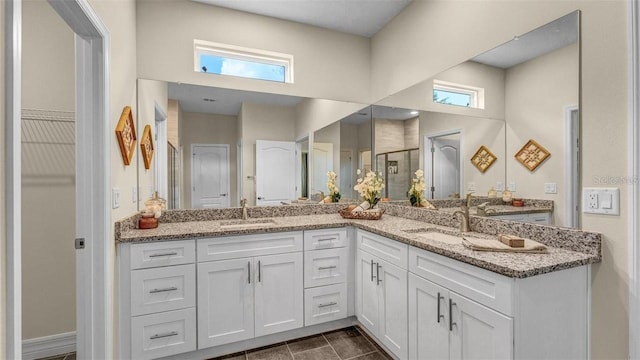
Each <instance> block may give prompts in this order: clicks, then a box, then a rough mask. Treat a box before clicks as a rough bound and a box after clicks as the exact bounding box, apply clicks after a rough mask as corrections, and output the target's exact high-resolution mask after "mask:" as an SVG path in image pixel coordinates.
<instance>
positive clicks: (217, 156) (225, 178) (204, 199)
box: [191, 144, 229, 209]
mask: <svg viewBox="0 0 640 360" xmlns="http://www.w3.org/2000/svg"><path fill="white" fill-rule="evenodd" d="M191 154H192V158H191V206H192V207H193V208H194V209H204V208H219V207H229V145H195V144H194V145H191Z"/></svg>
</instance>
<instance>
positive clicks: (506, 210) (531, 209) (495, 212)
mask: <svg viewBox="0 0 640 360" xmlns="http://www.w3.org/2000/svg"><path fill="white" fill-rule="evenodd" d="M438 210H440V211H446V212H449V213H452V214H453V213H454V212H456V211H458V210H460V208H459V207H450V208H439V209H438ZM486 210H487V216H500V215H518V214H537V213H550V212H552V211H553V208H551V207H539V206H511V205H487V207H486ZM477 211H478V208H477V207H475V206H472V207H471V209H469V213H470V214H471V215H475V214H476V213H477Z"/></svg>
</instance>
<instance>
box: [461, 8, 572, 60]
mask: <svg viewBox="0 0 640 360" xmlns="http://www.w3.org/2000/svg"><path fill="white" fill-rule="evenodd" d="M578 30H579V19H578V12H573V13H571V14H569V15H566V16H563V17H561V18H560V19H557V20H555V21H552V22H550V23H548V24H546V25H544V26H542V27H539V28H537V29H535V30H533V31H530V32H528V33H526V34H524V35H522V36H516V37H515V38H514V39H513V40H512V41H509V42H508V43H505V44H502V45H500V46H498V47H496V48H494V49H492V50H489V51H487V52H485V53H483V54H480V55H478V56H476V57H475V58H473V59H471V60H472V61H475V62H479V63H482V64H486V65H490V66H494V67H498V68H502V69H508V68H510V67H512V66H515V65H518V64H520V63H523V62H525V61H528V60H531V59H534V58H536V57H538V56H542V55H544V54H547V53H550V52H552V51H554V50H557V49H560V48H563V47H565V46H567V45H570V44H573V43H575V42H576V41H578Z"/></svg>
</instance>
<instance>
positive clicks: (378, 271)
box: [376, 263, 382, 285]
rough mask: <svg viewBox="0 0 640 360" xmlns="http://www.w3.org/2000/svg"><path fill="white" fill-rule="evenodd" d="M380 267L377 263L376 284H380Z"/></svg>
mask: <svg viewBox="0 0 640 360" xmlns="http://www.w3.org/2000/svg"><path fill="white" fill-rule="evenodd" d="M381 268H382V265H380V264H379V263H378V268H377V269H376V278H377V280H376V285H380V283H381V282H382V279H381V278H380V269H381Z"/></svg>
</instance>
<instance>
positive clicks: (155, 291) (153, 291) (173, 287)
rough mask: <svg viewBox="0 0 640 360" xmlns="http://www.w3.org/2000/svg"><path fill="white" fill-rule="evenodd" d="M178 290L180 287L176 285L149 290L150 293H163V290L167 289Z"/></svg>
mask: <svg viewBox="0 0 640 360" xmlns="http://www.w3.org/2000/svg"><path fill="white" fill-rule="evenodd" d="M176 290H178V288H177V287H175V286H172V287H169V288H164V289H153V290H151V291H149V294H155V293H161V292H167V291H176Z"/></svg>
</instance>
